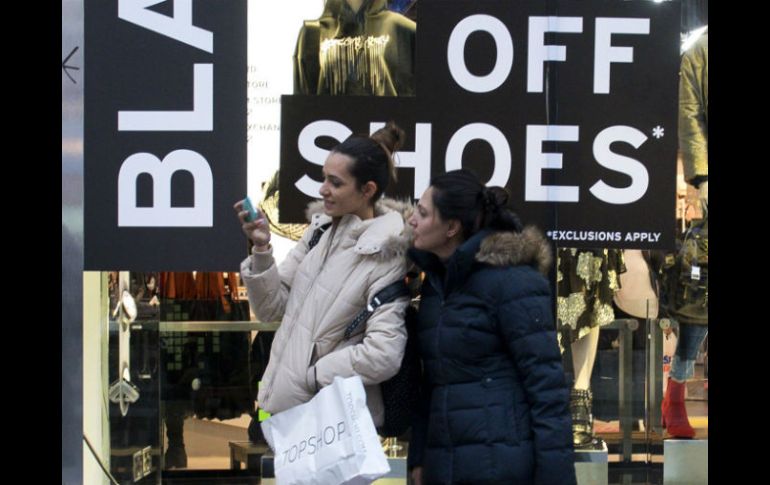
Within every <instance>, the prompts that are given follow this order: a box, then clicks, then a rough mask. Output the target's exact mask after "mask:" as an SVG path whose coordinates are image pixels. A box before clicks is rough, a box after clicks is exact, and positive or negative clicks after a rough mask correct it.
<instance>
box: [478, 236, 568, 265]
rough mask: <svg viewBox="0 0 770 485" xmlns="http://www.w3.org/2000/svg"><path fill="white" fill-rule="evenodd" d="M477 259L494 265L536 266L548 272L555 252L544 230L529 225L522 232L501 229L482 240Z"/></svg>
mask: <svg viewBox="0 0 770 485" xmlns="http://www.w3.org/2000/svg"><path fill="white" fill-rule="evenodd" d="M476 261H478V262H480V263H486V264H490V265H492V266H508V265H510V266H519V265H529V266H532V267H535V268H537V269H538V271H540V272H541V273H543V274H547V273H548V270H549V269H550V267H551V264H552V263H553V254H552V253H551V247H550V245H549V244H548V240H547V239H546V238H545V236H544V235H543V232H542V231H541V230H540V229H538V228H537V227H535V226H527V227H525V228H524V230H523V231H522V232H520V233H517V232H512V231H499V232H494V233H492V234H490V235H489V236H487V237H485V238H484V240H482V241H481V247H480V248H479V251H478V252H477V253H476Z"/></svg>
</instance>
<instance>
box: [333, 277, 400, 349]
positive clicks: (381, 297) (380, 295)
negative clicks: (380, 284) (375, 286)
mask: <svg viewBox="0 0 770 485" xmlns="http://www.w3.org/2000/svg"><path fill="white" fill-rule="evenodd" d="M410 294H411V293H410V292H409V287H408V286H406V282H405V281H404V280H398V281H396V282H394V283H391V284H389V285H388V286H386V287H385V288H383V289H381V290H380V291H378V292H377V294H376V295H374V297H373V298H372V301H370V302H369V304H368V305H366V308H365V309H363V310H361V311H360V312H359V313H358V315H356V318H354V319H353V321H352V322H350V324H349V325H348V327H347V328H346V329H345V340H347V339H349V338H350V336H351V335H352V334H353V331H354V330H355V329H356V328H358V326H359V325H361V323H362V322H365V321H366V320H368V319H369V317H370V316H371V315H372V313H374V310H376V309H377V307H379V306H380V305H384V304H385V303H390V302H391V301H393V300H395V299H397V298H400V297H402V296H409V295H410Z"/></svg>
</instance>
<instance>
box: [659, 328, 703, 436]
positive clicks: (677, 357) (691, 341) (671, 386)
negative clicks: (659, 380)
mask: <svg viewBox="0 0 770 485" xmlns="http://www.w3.org/2000/svg"><path fill="white" fill-rule="evenodd" d="M707 334H708V327H706V326H702V325H686V324H681V325H680V326H679V341H678V343H677V347H676V353H675V354H674V359H673V361H672V363H671V373H670V375H669V379H668V383H667V385H666V395H665V397H664V398H663V402H662V403H661V405H660V407H661V411H662V417H663V426H664V427H665V428H666V431H668V434H669V436H670V437H673V438H693V437H694V436H695V430H694V429H693V428H692V426H690V421H689V419H688V417H687V408H686V407H685V400H684V391H685V385H686V382H687V380H688V379H691V378H692V376H693V374H694V373H695V358H696V357H697V355H698V349H699V348H700V346H701V344H702V343H703V339H704V338H706V335H707Z"/></svg>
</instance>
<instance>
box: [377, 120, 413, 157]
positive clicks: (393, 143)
mask: <svg viewBox="0 0 770 485" xmlns="http://www.w3.org/2000/svg"><path fill="white" fill-rule="evenodd" d="M371 138H372V140H374V141H376V142H377V143H379V144H381V145H382V146H383V147H384V148H385V149H386V150H388V155H390V156H393V153H394V152H396V151H397V150H399V149H400V148H401V147H402V146H404V140H406V133H405V132H404V130H402V129H401V128H400V127H399V126H398V125H397V124H396V123H395V122H393V121H388V124H387V125H385V127H384V128H380V129H379V130H377V131H375V132H374V133H372V135H371Z"/></svg>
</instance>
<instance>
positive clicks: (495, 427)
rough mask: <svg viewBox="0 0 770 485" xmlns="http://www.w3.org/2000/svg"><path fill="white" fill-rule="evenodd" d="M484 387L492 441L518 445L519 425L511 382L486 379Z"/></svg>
mask: <svg viewBox="0 0 770 485" xmlns="http://www.w3.org/2000/svg"><path fill="white" fill-rule="evenodd" d="M482 387H483V388H484V393H485V395H486V406H485V411H486V421H487V432H488V436H489V439H490V441H492V442H505V443H510V444H518V442H519V434H518V430H517V424H518V423H517V420H516V410H515V404H514V398H513V388H512V385H511V382H510V380H509V379H505V378H492V377H486V378H484V380H483V381H482Z"/></svg>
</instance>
